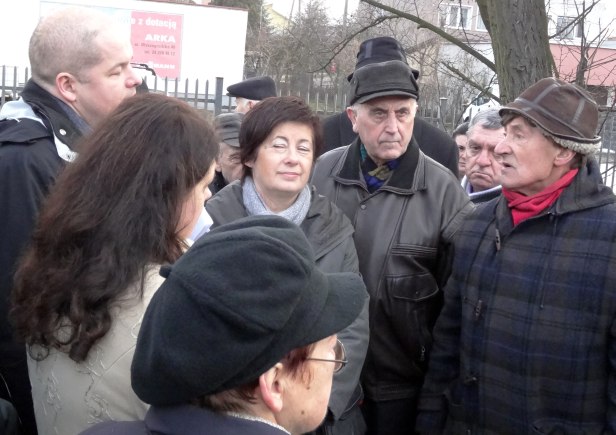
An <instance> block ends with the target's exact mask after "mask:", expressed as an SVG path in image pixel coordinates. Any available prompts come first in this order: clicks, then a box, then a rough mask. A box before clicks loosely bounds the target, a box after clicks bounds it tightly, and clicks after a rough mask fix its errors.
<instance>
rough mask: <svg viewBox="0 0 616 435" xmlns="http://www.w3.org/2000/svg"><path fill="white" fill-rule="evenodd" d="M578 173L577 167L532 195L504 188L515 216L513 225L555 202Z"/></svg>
mask: <svg viewBox="0 0 616 435" xmlns="http://www.w3.org/2000/svg"><path fill="white" fill-rule="evenodd" d="M577 173H578V170H577V169H572V170H570V171H569V172H567V173H566V174H565V175H563V176H562V177H561V178H560V179H559V180H557V181H556V182H554V183H552V184H551V185H549V186H548V187H546V188H545V189H543V190H542V191H541V192H539V193H535V194H534V195H531V196H526V195H523V194H521V193H518V192H513V191H511V190H507V189H505V188H503V195H504V196H505V198H506V199H507V205H508V206H509V209H510V210H511V216H512V217H513V225H517V224H519V223H520V222H522V221H523V220H526V219H528V218H531V217H533V216H537V215H538V214H539V213H541V212H542V211H543V210H545V209H546V208H548V207H549V206H551V205H552V204H554V203H555V202H556V200H557V199H558V197H559V196H560V194H561V193H563V190H565V188H566V187H567V186H569V185H570V184H571V182H572V181H573V178H575V175H576V174H577Z"/></svg>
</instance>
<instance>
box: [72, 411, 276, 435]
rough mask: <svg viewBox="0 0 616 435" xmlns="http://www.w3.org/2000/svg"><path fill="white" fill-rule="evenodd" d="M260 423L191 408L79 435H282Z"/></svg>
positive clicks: (155, 413)
mask: <svg viewBox="0 0 616 435" xmlns="http://www.w3.org/2000/svg"><path fill="white" fill-rule="evenodd" d="M284 434H286V432H284V431H282V430H280V429H278V428H276V427H273V426H270V425H269V424H267V423H263V422H261V421H253V420H247V419H244V418H237V417H231V416H228V415H224V414H218V413H215V412H212V411H209V410H207V409H203V408H197V407H195V406H190V405H184V406H172V407H162V408H161V407H156V406H153V407H152V408H150V410H149V411H148V413H147V414H146V415H145V420H144V421H121V422H117V421H110V422H106V423H100V424H97V425H96V426H94V427H92V428H90V429H88V430H86V431H84V432H82V433H81V435H284Z"/></svg>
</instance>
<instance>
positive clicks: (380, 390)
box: [312, 60, 473, 435]
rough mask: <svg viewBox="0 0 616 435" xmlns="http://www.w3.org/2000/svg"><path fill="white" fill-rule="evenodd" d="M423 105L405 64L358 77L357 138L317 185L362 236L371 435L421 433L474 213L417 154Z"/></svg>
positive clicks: (332, 157)
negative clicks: (454, 275) (425, 393)
mask: <svg viewBox="0 0 616 435" xmlns="http://www.w3.org/2000/svg"><path fill="white" fill-rule="evenodd" d="M418 96H419V88H418V86H417V81H416V79H415V74H414V72H413V70H412V69H411V68H410V67H409V66H408V65H407V64H406V63H405V62H402V61H400V60H390V61H387V62H380V63H371V64H368V65H365V66H363V67H361V68H358V69H357V70H356V71H355V73H354V74H353V78H352V79H351V91H350V95H349V97H350V98H349V107H348V108H347V115H348V117H349V119H350V120H351V123H352V124H353V129H354V130H355V131H356V132H357V133H358V137H357V139H355V140H354V141H353V143H351V144H350V145H347V146H343V147H340V148H337V149H335V150H332V151H330V152H329V153H327V154H324V155H323V156H321V157H320V158H319V160H317V162H316V165H315V168H314V173H313V177H312V182H313V184H314V185H315V186H316V188H317V191H318V192H319V193H321V194H322V195H325V196H327V197H328V198H329V199H330V200H332V201H333V202H334V203H335V204H336V205H337V206H338V207H339V208H340V209H341V210H342V211H343V212H344V213H345V214H346V215H347V217H348V218H349V219H350V220H351V222H353V224H354V227H355V233H354V235H353V237H354V240H355V246H356V248H357V255H358V258H359V270H360V272H361V274H362V276H363V278H364V281H365V283H366V287H367V288H368V292H369V293H370V342H369V345H368V353H367V356H366V361H365V364H364V369H363V372H362V385H363V387H364V390H365V396H366V397H365V400H364V403H363V405H362V411H363V413H364V416H365V419H366V424H367V426H368V433H369V434H371V435H399V434H412V433H413V429H414V426H415V408H416V403H417V400H418V398H419V392H420V388H421V384H422V383H423V377H424V372H425V370H426V367H427V364H428V357H429V354H430V344H431V342H432V338H431V329H432V325H434V322H435V320H436V316H437V315H438V313H439V312H440V309H441V303H442V293H441V286H442V285H444V283H445V281H446V280H447V277H448V273H447V272H448V270H449V262H450V254H451V252H450V247H451V241H452V238H453V236H454V234H455V233H456V231H457V230H458V228H459V227H460V225H461V223H462V220H463V219H464V218H465V217H466V216H467V215H468V214H469V213H470V211H471V210H472V208H473V207H472V205H471V204H470V201H469V198H468V196H467V195H466V194H465V193H464V191H463V190H462V189H461V187H460V184H459V182H458V179H457V177H456V176H454V174H453V173H452V172H451V171H449V170H448V169H446V168H444V167H443V166H441V165H440V164H438V163H437V162H435V161H434V160H432V159H431V158H429V157H426V155H425V154H424V153H422V152H421V151H420V150H419V147H418V144H417V140H416V139H415V138H414V136H413V127H414V121H415V113H416V111H417V98H418ZM454 152H456V153H457V150H456V149H455V148H454Z"/></svg>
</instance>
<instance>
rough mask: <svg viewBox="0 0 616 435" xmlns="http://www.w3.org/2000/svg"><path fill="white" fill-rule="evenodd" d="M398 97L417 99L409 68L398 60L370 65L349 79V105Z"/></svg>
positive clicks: (413, 78)
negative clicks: (393, 96)
mask: <svg viewBox="0 0 616 435" xmlns="http://www.w3.org/2000/svg"><path fill="white" fill-rule="evenodd" d="M389 95H400V96H406V97H411V98H415V99H417V98H418V96H419V86H418V85H417V81H416V80H415V76H414V74H413V71H412V70H411V68H410V67H409V66H408V65H407V64H405V63H404V62H401V61H399V60H390V61H387V62H380V63H372V64H369V65H366V66H363V67H361V68H359V69H358V70H356V71H355V73H354V74H353V78H352V79H351V89H350V91H349V105H353V104H355V103H365V102H366V101H370V100H372V99H374V98H378V97H384V96H389Z"/></svg>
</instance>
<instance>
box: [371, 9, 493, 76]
mask: <svg viewBox="0 0 616 435" xmlns="http://www.w3.org/2000/svg"><path fill="white" fill-rule="evenodd" d="M361 1H362V2H363V3H367V4H369V5H371V6H374V7H376V8H379V9H381V10H384V11H387V12H389V13H391V14H394V15H397V16H398V17H401V18H406V19H407V20H410V21H412V22H414V23H416V24H417V25H418V26H419V27H420V28H423V29H427V30H430V31H431V32H434V33H436V34H437V35H439V36H440V37H441V38H443V39H445V40H446V41H447V42H450V43H451V44H453V45H456V46H457V47H459V48H460V49H461V50H462V51H465V52H466V53H468V54H470V55H471V56H473V57H474V58H475V59H477V60H478V61H480V62H481V63H483V64H484V65H486V66H487V67H488V68H489V69H491V70H492V71H496V65H495V64H494V62H492V61H491V60H490V59H488V58H487V57H485V56H484V55H483V54H481V53H480V52H478V51H477V50H475V49H474V48H472V47H470V46H469V45H468V44H465V43H464V42H462V41H461V40H460V39H458V38H456V37H455V36H452V35H450V34H449V33H447V32H445V31H444V30H443V29H441V28H440V27H437V26H435V25H434V24H432V23H429V22H428V21H425V20H422V19H421V18H419V17H418V16H416V15H412V14H409V13H406V12H403V11H401V10H398V9H395V8H392V7H390V6H387V5H384V4H383V3H379V2H378V1H375V0H361Z"/></svg>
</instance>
